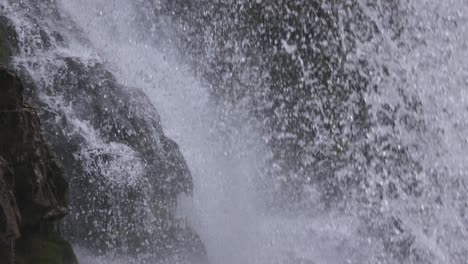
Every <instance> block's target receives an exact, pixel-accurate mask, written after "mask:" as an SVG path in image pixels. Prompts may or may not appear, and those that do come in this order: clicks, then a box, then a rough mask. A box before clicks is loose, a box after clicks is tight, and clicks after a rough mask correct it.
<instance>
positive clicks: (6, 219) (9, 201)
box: [0, 157, 21, 244]
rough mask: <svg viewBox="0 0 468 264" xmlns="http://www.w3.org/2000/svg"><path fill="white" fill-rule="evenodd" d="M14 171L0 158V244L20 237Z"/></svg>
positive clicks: (19, 219) (19, 217)
mask: <svg viewBox="0 0 468 264" xmlns="http://www.w3.org/2000/svg"><path fill="white" fill-rule="evenodd" d="M13 184H14V178H13V171H12V170H11V169H10V168H9V167H8V165H7V163H6V161H5V160H4V159H3V158H2V157H0V244H7V243H8V242H9V240H10V239H12V238H13V239H17V238H19V237H20V230H19V225H20V221H21V216H20V213H19V209H18V207H17V205H16V199H15V195H14V189H13V188H14V186H13Z"/></svg>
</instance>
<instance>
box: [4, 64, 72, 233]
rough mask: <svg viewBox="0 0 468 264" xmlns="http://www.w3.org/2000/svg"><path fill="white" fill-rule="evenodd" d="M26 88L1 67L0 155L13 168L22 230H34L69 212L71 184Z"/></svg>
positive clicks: (14, 76) (13, 75)
mask: <svg viewBox="0 0 468 264" xmlns="http://www.w3.org/2000/svg"><path fill="white" fill-rule="evenodd" d="M22 91H23V86H22V83H21V81H20V79H19V78H18V77H17V76H16V75H15V74H14V73H13V72H11V71H9V70H7V69H5V68H0V98H1V99H0V127H1V129H0V138H1V142H0V155H1V156H2V157H3V158H4V159H5V160H6V162H8V164H9V165H10V167H11V169H12V171H13V175H14V194H15V198H16V201H17V204H18V208H19V211H20V212H21V215H22V221H21V230H34V229H36V228H38V226H39V224H40V222H41V221H43V220H46V219H45V217H46V218H48V219H51V218H52V217H51V216H52V215H55V216H56V215H61V216H63V215H64V214H65V212H66V207H67V200H66V192H67V190H68V184H67V182H66V181H65V179H64V177H63V171H62V168H61V166H60V165H59V163H58V162H57V160H55V159H54V157H53V156H52V154H51V152H50V150H49V148H48V146H47V144H46V143H45V141H44V139H43V137H42V134H41V128H40V122H39V118H38V116H37V114H36V111H35V110H34V109H33V108H32V107H31V106H29V105H27V104H26V103H24V102H23V98H22V94H21V93H22ZM56 218H57V217H56Z"/></svg>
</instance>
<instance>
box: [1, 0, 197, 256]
mask: <svg viewBox="0 0 468 264" xmlns="http://www.w3.org/2000/svg"><path fill="white" fill-rule="evenodd" d="M33 2H34V1H33ZM2 9H3V10H4V11H3V12H5V9H8V11H7V12H16V14H18V15H20V16H22V19H19V20H10V18H8V17H5V16H4V17H3V18H4V19H3V21H6V22H5V23H4V24H3V25H4V26H6V25H9V26H10V27H12V28H13V29H14V30H13V31H12V32H10V35H12V36H13V35H17V36H20V37H18V39H17V42H16V43H14V44H16V46H18V50H17V52H16V53H13V57H14V58H13V61H12V62H11V64H12V66H13V67H15V68H17V69H19V71H20V73H21V75H22V77H23V79H24V80H25V82H26V84H27V85H26V86H27V89H26V91H25V93H26V94H27V96H28V98H29V100H30V101H31V103H32V104H33V105H34V106H35V107H36V108H37V109H38V112H39V117H40V119H41V123H42V127H43V129H44V132H45V133H44V134H45V138H46V140H47V141H48V143H49V144H50V145H51V149H52V151H53V152H54V153H56V155H57V157H59V159H60V161H61V163H63V170H64V172H65V175H66V176H67V179H68V181H69V183H70V186H71V188H70V195H69V197H70V209H71V212H70V216H69V217H67V218H66V219H65V220H64V223H63V224H62V226H63V227H62V231H63V233H64V235H65V236H66V237H67V238H69V239H70V240H71V241H72V242H73V243H75V244H76V245H79V246H81V247H83V248H84V249H88V250H90V251H92V252H93V253H94V254H98V255H99V254H105V255H108V254H129V255H135V256H138V257H137V258H138V259H139V261H140V262H145V261H148V262H150V263H154V262H155V261H159V262H163V261H165V259H173V258H175V259H178V261H183V259H184V258H185V259H186V258H191V259H192V258H193V259H199V260H200V261H201V260H203V259H204V255H205V254H206V253H205V252H204V246H203V244H202V242H201V241H200V239H199V238H198V235H197V234H196V233H195V232H194V231H193V230H192V228H191V227H190V226H189V225H187V224H186V223H185V222H184V220H182V219H178V218H177V217H176V215H175V213H176V206H177V198H178V196H179V195H180V194H182V193H185V194H186V195H191V193H192V190H193V184H192V178H191V174H190V171H189V169H188V166H187V164H186V162H185V159H184V157H183V156H182V154H181V152H180V150H179V147H178V145H177V144H176V143H175V142H174V141H173V140H171V139H170V138H168V137H166V136H165V135H164V133H163V130H162V127H161V124H160V120H159V114H158V112H157V111H156V109H155V108H154V106H153V105H152V103H151V102H150V101H149V100H148V99H147V97H146V95H145V94H144V93H143V92H142V91H140V90H139V89H137V88H131V87H126V86H124V85H122V84H120V83H119V82H118V81H117V80H116V78H115V77H114V76H113V74H112V73H111V72H110V71H109V70H107V69H106V67H107V66H106V65H105V64H104V63H103V62H102V61H100V60H99V59H98V57H96V59H91V58H87V57H80V56H73V55H67V54H66V52H65V53H63V49H67V48H69V47H68V45H69V43H68V40H69V38H72V37H74V36H75V35H74V34H75V33H74V32H71V31H69V30H68V29H66V28H65V27H63V28H57V27H55V25H52V24H49V23H47V22H45V20H42V19H44V17H49V18H51V19H56V20H57V21H60V22H57V23H63V25H66V26H69V27H70V28H73V29H76V27H75V26H74V25H73V22H72V21H71V20H69V19H68V18H65V17H61V16H60V15H59V14H58V11H57V7H56V5H55V4H53V3H41V4H38V5H37V4H36V3H31V4H30V3H28V2H27V1H25V2H22V3H14V1H13V2H12V3H11V5H10V4H8V5H6V6H3V7H2ZM13 10H15V11H13ZM27 10H29V12H28V11H27ZM23 12H24V13H23ZM59 30H61V32H60V33H58V31H59ZM79 41H83V42H82V43H81V44H82V45H83V47H85V46H86V40H82V39H80V40H79ZM44 54H49V55H48V56H44ZM2 99H3V98H2ZM8 102H10V101H8ZM26 110H28V111H30V112H34V111H35V110H32V108H26ZM26 110H25V111H26ZM26 113H29V112H26ZM33 121H34V124H35V125H38V124H39V123H38V119H34V120H33ZM36 123H37V124H36ZM18 135H19V134H18ZM18 157H20V156H18ZM46 165H47V166H49V165H50V164H49V163H47V164H46ZM46 169H49V168H48V167H46ZM38 173H39V172H38ZM21 193H23V192H21ZM24 193H25V194H26V192H24ZM44 193H45V194H44V195H47V194H48V193H50V191H49V190H45V191H44ZM40 194H42V193H41V192H40ZM60 194H61V193H60ZM46 197H47V196H46ZM21 198H22V197H21ZM37 199H38V201H39V203H46V202H48V200H47V199H46V198H43V197H38V198H37ZM19 204H21V201H19ZM49 214H50V212H47V215H48V216H49ZM26 217H27V218H26V219H30V218H29V215H27V216H26ZM50 217H53V215H50ZM184 256H185V257H184ZM185 261H187V260H185Z"/></svg>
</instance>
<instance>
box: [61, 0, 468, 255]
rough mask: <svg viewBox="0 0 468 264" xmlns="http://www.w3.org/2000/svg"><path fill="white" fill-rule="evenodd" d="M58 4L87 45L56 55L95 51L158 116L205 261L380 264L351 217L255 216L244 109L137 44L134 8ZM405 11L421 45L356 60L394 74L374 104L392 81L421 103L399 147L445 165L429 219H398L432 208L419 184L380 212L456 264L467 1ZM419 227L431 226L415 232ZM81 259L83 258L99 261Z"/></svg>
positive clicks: (156, 50) (171, 59)
mask: <svg viewBox="0 0 468 264" xmlns="http://www.w3.org/2000/svg"><path fill="white" fill-rule="evenodd" d="M58 2H59V3H60V5H61V8H62V9H63V10H62V11H63V12H64V13H68V14H70V15H71V17H72V18H73V19H74V20H75V21H76V23H77V24H78V25H79V26H80V27H82V28H83V31H84V33H85V35H86V36H87V37H88V38H89V39H90V41H91V44H92V45H91V46H90V47H84V46H82V44H80V42H78V41H77V42H76V43H71V47H70V50H69V51H67V52H70V53H71V54H75V55H76V56H82V54H88V55H87V56H90V55H89V54H93V55H92V56H99V57H100V59H102V60H104V61H106V62H107V65H108V67H110V68H111V69H112V71H113V72H114V73H115V75H116V77H117V78H118V79H119V81H121V82H122V83H124V84H127V85H128V86H131V87H139V88H143V89H144V90H145V92H146V93H147V95H148V96H149V97H150V99H151V100H152V102H153V103H154V105H155V106H156V108H157V109H158V110H159V112H160V114H161V118H162V121H163V126H164V129H165V132H166V133H167V134H168V136H169V137H171V138H173V139H175V141H176V142H177V143H178V144H179V145H180V147H181V150H182V152H183V154H184V156H185V158H186V159H187V162H188V163H189V166H190V168H191V171H192V174H193V177H194V184H195V190H194V197H193V200H192V199H191V198H184V199H182V200H181V210H180V211H181V214H184V215H187V216H188V217H189V218H190V220H191V222H192V224H193V225H194V227H195V228H196V230H197V231H198V232H199V234H200V235H201V237H202V240H203V242H204V243H205V245H206V247H207V251H208V255H209V257H210V260H211V262H212V263H213V264H218V263H226V264H230V263H232V264H240V263H259V264H266V263H366V262H367V263H390V262H391V261H388V262H385V261H382V260H379V259H378V254H379V250H381V248H380V245H378V244H377V243H373V241H370V240H367V239H364V238H361V237H360V235H359V234H358V232H359V231H358V227H359V226H360V225H361V223H360V221H359V220H357V218H355V217H352V216H344V215H342V214H338V213H333V212H322V211H320V210H316V211H315V212H312V213H307V214H305V213H304V214H303V215H302V214H301V215H299V214H298V215H297V216H279V215H266V214H265V213H263V212H262V210H261V208H259V207H258V206H257V205H258V204H259V202H260V200H261V198H262V197H258V193H257V192H256V189H255V180H256V179H257V178H258V177H259V176H260V175H259V171H260V169H259V168H260V167H261V166H263V160H262V156H263V155H265V151H266V150H265V147H264V146H263V143H262V141H261V140H260V139H259V138H258V137H257V135H256V133H255V131H254V128H252V127H249V125H248V124H245V123H244V122H243V121H244V120H245V119H244V117H243V116H244V115H245V113H240V112H232V110H230V109H226V107H225V106H215V105H213V104H211V102H210V101H209V96H208V94H207V91H206V89H205V87H204V85H203V84H202V82H203V80H200V79H198V78H197V77H196V76H194V74H193V73H192V72H191V70H190V68H189V67H188V66H187V65H185V64H184V63H183V62H181V61H179V60H178V59H176V58H177V52H176V51H175V50H173V49H172V47H170V43H169V44H166V45H158V46H156V45H155V44H153V43H155V42H153V41H152V40H151V38H150V37H149V36H150V35H152V37H154V34H148V37H142V35H143V36H145V34H144V33H145V31H146V30H147V29H145V28H139V27H137V26H136V24H135V21H136V19H137V18H138V16H139V13H138V12H139V11H137V10H136V9H135V6H134V1H131V0H115V1H112V2H110V1H106V0H74V1H72V0H59V1H58ZM414 8H415V10H417V11H416V14H415V16H414V17H413V18H412V20H410V23H411V26H413V27H414V28H415V33H416V34H418V35H417V36H416V38H418V39H419V40H421V41H424V43H425V44H424V45H416V46H415V47H414V48H412V49H410V50H399V49H398V48H397V46H396V45H392V44H391V43H390V45H388V46H386V47H385V48H384V51H381V53H378V54H373V53H371V52H369V53H367V54H365V55H368V54H372V55H373V56H375V60H376V63H377V64H380V63H385V64H390V65H392V67H393V68H391V70H390V71H391V74H394V75H393V76H392V77H394V79H392V80H391V81H389V82H388V83H386V84H387V85H388V87H387V88H388V89H387V90H386V91H385V93H384V94H381V95H379V96H377V97H376V98H369V100H373V105H379V104H381V103H382V101H385V102H387V101H392V100H395V98H394V97H393V98H391V97H392V96H394V95H395V94H397V92H396V89H395V87H396V86H397V84H400V85H401V84H403V85H404V86H405V87H406V89H408V91H411V93H414V94H417V95H418V96H419V98H421V100H422V101H423V107H424V118H425V120H426V122H427V123H428V124H429V128H430V129H429V132H427V133H425V134H424V135H419V134H418V135H416V136H415V135H411V134H410V133H409V134H405V133H404V132H401V133H402V135H401V137H402V138H404V139H405V141H406V143H408V144H411V143H415V142H416V143H418V144H420V145H421V146H424V148H423V149H420V150H419V152H418V153H415V154H416V155H417V156H419V157H420V159H421V161H422V162H423V163H424V166H425V168H427V169H429V170H430V169H434V170H441V169H444V170H445V169H447V170H448V171H447V173H446V174H444V176H446V177H447V179H444V185H443V188H445V189H446V191H444V192H443V193H442V195H443V196H444V201H446V205H445V206H443V207H441V208H436V206H434V208H431V210H433V211H432V213H433V215H431V216H430V218H428V219H425V217H426V215H424V214H416V215H415V214H410V213H409V210H412V209H414V210H416V209H420V207H421V206H428V205H431V204H430V203H431V201H432V200H431V198H433V197H431V196H432V195H437V193H438V192H440V190H436V189H434V190H430V188H433V187H432V186H430V181H429V180H427V182H426V184H427V185H426V186H425V187H426V188H428V189H429V190H430V191H428V192H429V195H427V196H428V197H423V198H421V200H411V201H404V200H403V201H400V203H395V204H392V205H390V206H389V207H390V208H391V209H388V210H393V211H392V213H397V214H398V215H399V216H400V217H401V218H403V219H404V220H405V222H407V223H409V224H408V225H410V226H411V227H412V229H413V231H414V232H415V233H417V243H418V244H420V245H422V246H423V247H426V248H429V249H430V251H431V252H432V253H433V254H434V255H435V260H434V261H435V263H463V262H462V260H461V259H462V257H455V255H456V254H460V255H462V254H463V251H464V250H466V248H465V247H464V245H466V243H467V241H468V239H467V237H468V236H467V233H468V231H467V230H466V226H467V224H466V222H464V221H467V220H466V218H465V219H463V218H462V217H459V214H458V211H457V210H458V209H459V208H460V207H461V206H463V203H464V201H463V197H466V193H463V190H465V191H466V189H463V188H460V187H459V186H456V185H457V184H460V180H461V181H462V182H463V181H466V177H467V171H468V170H467V169H468V168H467V167H466V164H468V163H467V162H468V160H467V157H468V153H467V149H468V148H467V147H468V146H467V142H468V140H467V138H466V136H467V130H468V125H467V123H466V120H468V116H467V115H468V111H467V107H468V105H467V104H468V102H467V100H468V95H467V93H468V89H466V86H467V85H468V83H467V80H468V69H467V68H466V65H465V64H466V63H465V62H466V61H468V53H467V52H466V50H467V46H466V45H467V44H466V43H467V40H468V21H467V15H466V14H468V13H467V12H468V10H467V9H468V5H467V4H466V3H465V1H463V0H457V1H455V0H454V1H436V0H432V1H431V0H425V1H422V0H421V1H418V2H417V3H414ZM455 25H456V26H455ZM156 37H157V36H156ZM406 37H407V40H406V42H407V44H412V43H413V42H414V41H415V40H414V39H413V36H409V35H408V36H406ZM72 40H73V39H72ZM162 43H164V41H162ZM366 52H368V51H366ZM94 53H97V55H94ZM389 58H390V59H389ZM392 69H393V71H392ZM401 72H404V73H405V74H406V76H405V77H406V78H404V79H405V81H404V82H403V81H402V79H403V78H402V76H399V75H398V74H400V73H401ZM384 84H385V83H384ZM226 116H228V118H226ZM441 131H443V132H441ZM421 177H429V176H428V175H422V176H421ZM311 199H313V198H311ZM423 199H427V200H423ZM313 201H314V200H313ZM403 203H404V204H403ZM465 203H466V200H465ZM304 215H307V216H304ZM425 220H426V221H425ZM427 222H430V223H429V224H428V223H427ZM424 225H428V226H430V231H426V230H423V228H422V226H424ZM428 232H429V234H428ZM80 252H84V251H80ZM82 254H83V256H82V258H81V261H82V263H103V262H105V261H106V260H103V259H95V258H94V257H92V256H89V255H87V253H82ZM465 256H466V255H465ZM128 261H130V260H128ZM107 262H108V263H117V262H116V260H107ZM118 263H127V260H125V259H120V260H119V262H118Z"/></svg>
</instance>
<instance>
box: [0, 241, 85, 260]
mask: <svg viewBox="0 0 468 264" xmlns="http://www.w3.org/2000/svg"><path fill="white" fill-rule="evenodd" d="M14 248H15V253H16V254H15V256H14V259H15V264H32V263H34V264H78V260H77V258H76V256H75V253H74V252H73V249H72V247H71V246H70V244H69V243H68V242H67V241H66V240H64V239H63V238H62V237H61V236H59V235H57V234H34V235H28V236H24V237H22V238H20V239H19V240H17V241H16V244H15V247H14ZM6 259H10V252H9V249H8V248H5V247H0V260H6ZM2 263H3V262H2Z"/></svg>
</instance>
